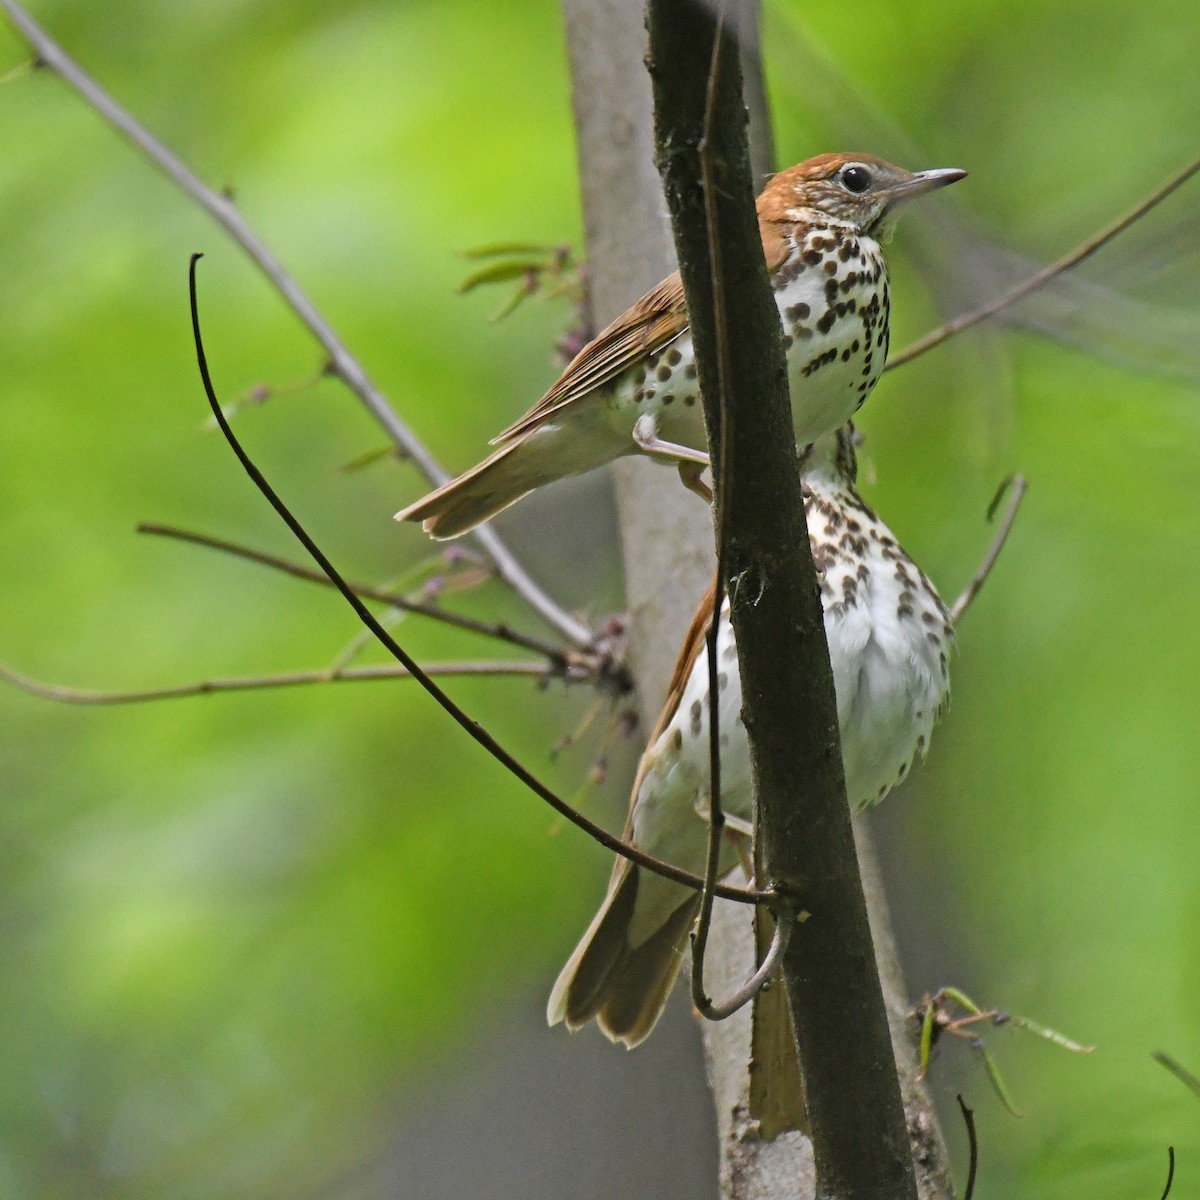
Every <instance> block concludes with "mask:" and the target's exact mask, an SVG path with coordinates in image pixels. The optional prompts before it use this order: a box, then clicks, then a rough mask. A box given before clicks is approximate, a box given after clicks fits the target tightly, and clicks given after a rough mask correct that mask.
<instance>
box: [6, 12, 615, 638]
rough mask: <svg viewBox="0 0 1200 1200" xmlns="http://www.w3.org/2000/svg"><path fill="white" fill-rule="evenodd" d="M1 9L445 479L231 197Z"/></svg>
mask: <svg viewBox="0 0 1200 1200" xmlns="http://www.w3.org/2000/svg"><path fill="white" fill-rule="evenodd" d="M0 7H2V8H3V9H4V11H5V12H6V13H7V14H8V16H9V19H10V20H11V21H12V23H13V24H14V25H15V26H16V27H17V29H18V30H19V32H20V33H21V36H22V37H24V39H25V40H26V42H28V43H29V46H30V48H31V49H32V50H33V52H34V54H35V56H36V58H37V61H38V63H39V64H40V65H41V66H44V67H47V68H48V69H49V70H51V71H53V72H54V73H55V74H56V75H57V76H58V77H59V78H60V79H62V81H63V82H64V83H66V84H67V85H68V86H69V87H71V88H72V89H74V90H75V91H76V92H78V93H79V95H80V96H82V97H83V99H84V100H85V101H86V102H87V103H88V104H89V105H90V106H91V107H92V109H94V110H95V112H96V113H97V114H98V115H99V116H100V117H102V118H103V119H104V120H105V121H106V122H107V123H108V124H109V125H111V126H112V127H113V128H114V129H115V130H117V132H118V133H120V134H122V135H123V136H124V137H125V138H126V139H128V140H129V141H130V142H131V143H132V144H133V145H134V146H135V147H136V148H137V149H138V150H140V151H141V153H142V154H144V155H145V156H146V158H147V159H149V160H150V162H152V163H153V164H154V165H155V166H156V167H158V168H159V170H160V171H162V172H163V173H164V174H165V175H167V176H168V178H170V179H171V181H172V182H173V183H174V184H175V185H176V186H177V187H179V188H180V190H181V191H183V192H184V193H185V194H186V195H187V196H189V197H190V198H191V199H192V200H193V201H195V203H196V204H198V205H199V206H200V207H201V208H202V209H204V211H205V212H207V213H208V214H209V216H211V217H212V218H213V219H214V220H215V221H216V222H217V224H219V225H220V226H221V227H222V228H223V229H224V230H225V231H226V232H227V233H228V234H229V235H230V236H231V237H232V238H233V240H234V241H235V242H237V244H238V245H239V246H240V247H241V248H242V249H243V250H244V251H245V253H246V255H247V257H249V258H250V260H251V261H252V262H253V263H254V265H255V266H256V267H258V269H259V270H260V271H261V272H262V273H263V275H264V276H265V277H266V279H267V280H268V281H269V282H270V283H271V285H272V286H273V287H274V288H275V290H276V291H277V292H278V293H279V294H280V296H282V297H283V299H284V301H285V302H286V303H287V305H288V306H289V307H290V308H291V310H292V311H293V312H294V313H295V314H296V316H297V317H299V318H300V320H301V322H302V323H303V324H304V325H305V327H306V328H307V329H308V331H309V332H310V333H311V334H312V335H313V337H314V338H315V339H316V340H317V342H318V343H319V344H320V346H321V348H322V350H324V352H325V354H326V355H327V356H328V361H329V369H330V371H331V373H332V374H334V375H336V376H337V377H338V378H339V379H340V380H341V381H342V382H343V383H344V384H345V385H346V386H347V387H348V388H349V389H350V390H351V391H352V392H353V393H354V394H355V395H356V396H357V397H358V398H359V399H360V400H361V401H362V402H363V403H364V404H365V405H366V406H367V408H368V409H369V410H370V412H371V415H372V416H374V418H375V419H376V421H378V422H379V424H380V425H382V426H383V428H384V430H386V432H387V434H388V436H389V437H390V438H391V439H392V441H393V442H395V444H396V446H397V447H398V448H399V449H400V450H401V452H402V453H403V454H404V456H405V457H406V458H408V459H409V460H410V461H411V462H412V463H413V465H414V466H415V467H416V468H417V469H418V470H419V471H420V472H421V474H422V475H423V476H424V477H425V478H426V479H427V480H428V481H429V482H430V483H432V484H433V485H435V486H437V485H439V484H442V483H445V482H446V480H447V479H449V475H448V474H447V473H446V472H445V471H444V470H443V469H442V468H441V466H440V465H439V464H438V463H437V461H436V460H435V459H434V457H433V455H431V454H430V453H429V451H428V450H427V449H426V448H425V446H424V445H423V444H422V443H421V441H420V440H419V439H418V438H417V436H416V434H414V433H413V431H412V430H411V429H409V427H408V425H407V424H405V422H404V421H402V420H401V419H400V417H399V416H398V415H397V414H396V412H395V411H394V410H393V409H392V407H391V405H390V404H389V403H388V401H387V400H386V398H385V397H384V395H383V393H382V392H380V391H379V389H378V388H377V387H376V386H375V385H374V384H373V383H372V382H371V380H370V378H369V377H368V375H367V373H366V371H365V370H364V369H363V367H362V364H361V363H359V361H358V360H357V359H356V358H355V357H354V356H353V355H352V354H351V353H350V351H349V350H348V349H347V348H346V346H345V345H344V344H343V343H342V341H341V339H340V338H339V337H338V335H337V334H336V333H335V332H334V330H333V328H332V327H331V326H330V325H329V323H328V322H327V321H326V320H325V318H324V317H322V316H321V314H320V313H319V312H318V311H317V309H316V307H315V306H314V305H313V303H312V301H311V300H309V298H308V297H307V296H306V295H305V294H304V292H303V291H302V290H301V288H300V285H299V284H298V283H297V282H296V281H295V280H294V279H293V278H292V277H291V275H290V274H289V273H288V272H287V270H286V269H285V268H284V266H283V264H282V263H281V262H280V261H279V259H278V258H276V257H275V255H274V254H273V253H272V252H271V250H270V249H268V247H267V246H266V244H265V243H264V242H263V241H262V239H261V238H260V237H259V236H258V235H257V234H256V233H255V232H254V230H253V229H252V228H251V226H250V224H249V223H248V222H247V221H246V219H245V218H244V217H243V216H242V215H241V213H240V212H238V210H237V207H236V205H235V204H234V203H233V201H232V200H231V199H230V198H229V197H228V196H226V195H223V194H222V193H220V192H218V191H214V190H213V189H212V188H210V187H208V186H207V185H206V184H205V183H204V182H203V181H202V180H201V179H200V178H199V177H198V176H197V175H196V174H195V173H194V172H193V171H192V170H191V169H190V168H189V167H188V166H187V164H186V163H184V161H183V160H182V159H181V158H179V156H178V155H176V154H175V153H174V152H173V151H171V150H169V149H168V148H167V147H166V146H165V145H163V143H162V142H160V141H159V140H158V139H157V138H155V137H154V136H153V134H151V133H150V132H149V130H147V129H146V128H145V127H144V126H143V125H141V124H140V123H139V122H138V121H137V120H136V119H135V118H134V117H133V115H132V114H131V113H130V112H128V111H127V110H126V109H124V108H122V107H121V105H119V104H118V103H117V102H116V101H115V100H114V99H113V98H112V97H111V96H110V95H109V94H108V93H107V92H106V91H104V89H103V88H101V87H100V85H99V84H97V83H96V82H95V80H93V79H92V78H91V77H90V76H89V75H88V74H87V73H86V72H85V71H84V70H83V69H82V68H81V67H80V66H79V65H78V63H76V62H75V61H74V60H73V59H72V58H71V57H70V56H69V55H68V54H67V53H66V51H65V50H63V48H62V47H61V46H60V45H59V44H58V43H57V42H55V41H54V40H53V38H51V37H50V35H49V34H48V33H46V31H45V30H44V29H42V27H41V26H40V25H38V23H37V22H36V21H34V19H33V18H32V17H31V16H29V14H28V13H27V12H25V10H24V9H23V8H21V6H20V5H18V4H17V3H15V0H0ZM474 536H475V537H476V538H477V539H478V541H479V544H480V545H481V546H482V547H483V548H484V550H485V551H486V552H487V554H488V557H489V558H490V559H491V560H492V562H494V563H495V564H496V570H497V571H498V572H499V574H500V577H501V578H502V579H503V580H504V581H505V583H507V584H508V585H509V586H510V587H511V588H512V589H513V590H514V591H515V592H516V593H517V594H518V595H519V596H520V597H521V598H522V599H523V600H524V601H525V602H526V603H527V604H528V605H529V606H530V607H531V608H532V609H534V611H535V612H537V613H538V614H539V615H540V616H541V617H542V618H543V619H544V620H546V621H547V622H548V623H549V624H550V625H552V626H553V627H554V628H555V629H557V630H558V632H559V633H561V634H562V635H563V636H564V637H565V638H567V640H568V641H570V642H571V643H572V644H574V645H575V646H577V647H578V648H580V649H586V648H587V647H589V646H590V645H591V644H592V641H593V638H592V632H591V630H590V629H588V628H587V626H586V625H584V624H583V623H582V622H580V621H577V620H576V619H575V618H574V617H573V616H571V614H570V613H568V612H566V611H565V610H564V609H562V608H561V607H559V605H557V604H556V603H555V602H554V601H553V600H551V598H550V597H549V596H547V595H546V593H545V592H544V591H543V590H542V589H541V588H540V587H538V585H537V584H536V583H535V582H534V581H533V580H532V579H531V578H530V577H529V575H528V574H527V573H526V571H525V569H524V568H523V567H522V566H521V564H520V563H519V562H517V560H516V558H515V557H514V556H513V553H512V551H511V550H509V549H508V547H507V546H506V545H505V544H504V542H502V541H501V540H500V538H499V537H498V536H497V535H496V533H495V532H494V531H493V530H492V529H490V528H489V527H487V526H486V525H485V526H482V527H481V528H479V529H476V530H475V535H474Z"/></svg>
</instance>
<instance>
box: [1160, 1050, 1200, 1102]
mask: <svg viewBox="0 0 1200 1200" xmlns="http://www.w3.org/2000/svg"><path fill="white" fill-rule="evenodd" d="M1150 1057H1151V1058H1153V1059H1154V1061H1155V1062H1156V1063H1158V1064H1159V1065H1160V1066H1163V1067H1166V1068H1167V1070H1168V1071H1170V1072H1171V1074H1172V1075H1174V1076H1175V1078H1176V1079H1178V1080H1179V1082H1180V1083H1182V1084H1183V1086H1184V1087H1186V1088H1188V1089H1189V1090H1190V1091H1191V1093H1192V1095H1194V1096H1195V1097H1197V1099H1200V1079H1197V1078H1196V1076H1195V1075H1193V1074H1192V1072H1191V1071H1189V1070H1188V1069H1187V1067H1185V1066H1184V1065H1183V1063H1181V1062H1180V1061H1179V1060H1178V1059H1177V1058H1172V1057H1171V1055H1169V1054H1168V1053H1167V1052H1166V1051H1165V1050H1155V1051H1154V1053H1153V1054H1152V1055H1151V1056H1150Z"/></svg>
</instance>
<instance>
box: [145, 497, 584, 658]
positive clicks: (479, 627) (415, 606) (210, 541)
mask: <svg viewBox="0 0 1200 1200" xmlns="http://www.w3.org/2000/svg"><path fill="white" fill-rule="evenodd" d="M137 531H138V533H144V534H149V535H150V536H152V537H164V538H171V539H172V540H174V541H177V542H187V543H188V544H189V545H193V546H203V547H205V548H206V549H209V550H219V551H220V552H221V553H222V554H231V555H233V556H234V557H235V558H243V559H245V560H246V561H247V562H253V563H258V564H259V565H260V566H263V567H270V568H271V569H272V570H274V571H282V572H283V573H284V574H285V575H290V576H292V578H293V579H303V580H305V581H306V582H308V583H316V584H320V585H321V586H322V587H332V586H333V584H332V583H330V581H329V579H328V578H327V577H326V576H325V575H323V574H322V573H321V572H320V571H314V570H312V568H311V567H306V566H303V565H302V564H300V563H297V562H292V561H291V560H290V559H286V558H280V557H279V556H277V555H274V554H269V553H267V552H266V551H265V550H255V549H254V548H253V547H251V546H244V545H242V544H241V543H240V542H230V541H226V540H224V539H223V538H217V537H211V536H209V535H208V534H206V533H196V532H194V531H193V530H190V529H180V528H179V527H178V526H175V525H161V524H158V523H156V522H152V521H143V522H141V523H140V524H139V525H138V527H137ZM350 587H351V588H352V589H353V591H354V592H355V594H356V595H358V596H361V597H363V599H365V600H377V601H379V602H380V603H381V604H387V605H388V606H389V607H391V608H398V609H401V610H402V611H403V612H410V613H418V614H420V615H421V616H423V617H429V618H430V619H431V620H433V621H441V622H442V623H443V624H445V625H453V626H454V627H455V628H456V629H465V630H467V631H468V632H470V633H478V634H481V635H482V636H483V637H490V638H495V639H496V640H497V641H500V642H508V643H509V644H510V645H513V646H522V647H524V648H525V649H526V650H532V651H534V652H535V653H537V654H544V655H545V656H546V658H547V660H548V661H549V662H551V663H553V664H555V665H559V664H561V665H562V666H563V667H566V666H567V665H569V664H573V662H574V659H573V657H572V656H571V655H569V654H567V653H565V652H564V651H563V649H562V648H561V647H560V646H556V645H554V644H553V643H552V642H546V641H543V640H542V639H541V638H536V637H532V636H530V635H529V634H526V633H521V632H520V630H517V629H513V628H512V627H511V626H509V625H505V624H503V623H502V622H497V623H493V622H490V621H479V620H476V619H475V618H474V617H465V616H462V615H461V614H459V613H453V612H448V611H447V610H446V609H444V608H441V607H440V606H439V605H436V604H430V603H429V602H428V601H422V600H409V599H407V598H405V597H404V596H400V595H397V594H396V593H395V592H392V591H389V590H388V589H387V588H379V587H374V586H372V585H371V584H367V583H352V584H350Z"/></svg>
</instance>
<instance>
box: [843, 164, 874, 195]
mask: <svg viewBox="0 0 1200 1200" xmlns="http://www.w3.org/2000/svg"><path fill="white" fill-rule="evenodd" d="M842 183H843V184H844V185H845V187H846V190H847V191H850V192H856V193H861V192H865V191H866V190H867V188H869V187H870V186H871V172H870V171H868V170H867V168H866V167H859V166H854V167H845V168H844V169H843V170H842Z"/></svg>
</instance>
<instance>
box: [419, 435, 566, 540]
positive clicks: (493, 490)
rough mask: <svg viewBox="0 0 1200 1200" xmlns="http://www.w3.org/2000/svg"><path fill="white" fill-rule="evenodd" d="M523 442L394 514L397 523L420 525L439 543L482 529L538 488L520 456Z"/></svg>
mask: <svg viewBox="0 0 1200 1200" xmlns="http://www.w3.org/2000/svg"><path fill="white" fill-rule="evenodd" d="M523 446H524V443H522V442H509V443H508V444H507V445H505V446H501V447H500V449H499V450H497V451H496V453H495V454H491V455H489V456H488V457H487V458H485V459H484V460H483V462H481V463H479V465H478V466H474V467H472V468H471V469H470V470H469V471H467V472H466V473H465V474H463V475H460V476H459V477H458V478H457V479H452V480H450V482H449V483H444V484H442V486H441V487H440V488H438V489H437V490H436V491H433V492H430V493H429V495H427V496H423V497H422V498H421V499H420V500H418V501H417V502H416V503H415V504H410V505H409V506H408V507H407V508H405V509H402V510H401V511H400V512H398V513H397V514H396V520H397V521H420V522H421V527H422V528H423V529H424V530H425V532H426V533H427V534H429V536H430V537H432V538H435V539H436V540H438V541H445V540H447V539H449V538H456V537H460V536H461V535H462V534H464V533H468V532H470V530H472V529H474V528H475V526H476V525H482V524H483V522H484V521H487V520H490V519H491V518H492V517H494V516H495V515H496V514H497V513H498V512H503V510H504V509H506V508H507V507H508V506H509V505H510V504H516V502H517V501H518V500H520V499H521V498H522V497H523V496H527V495H528V494H529V493H530V492H532V491H533V489H534V488H535V487H537V486H538V484H540V483H542V482H544V480H543V479H542V477H541V473H540V472H538V471H537V470H536V469H531V466H532V465H533V464H531V463H529V462H527V461H526V460H527V459H528V458H529V457H530V456H529V455H528V454H522V453H521V451H522V448H523Z"/></svg>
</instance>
